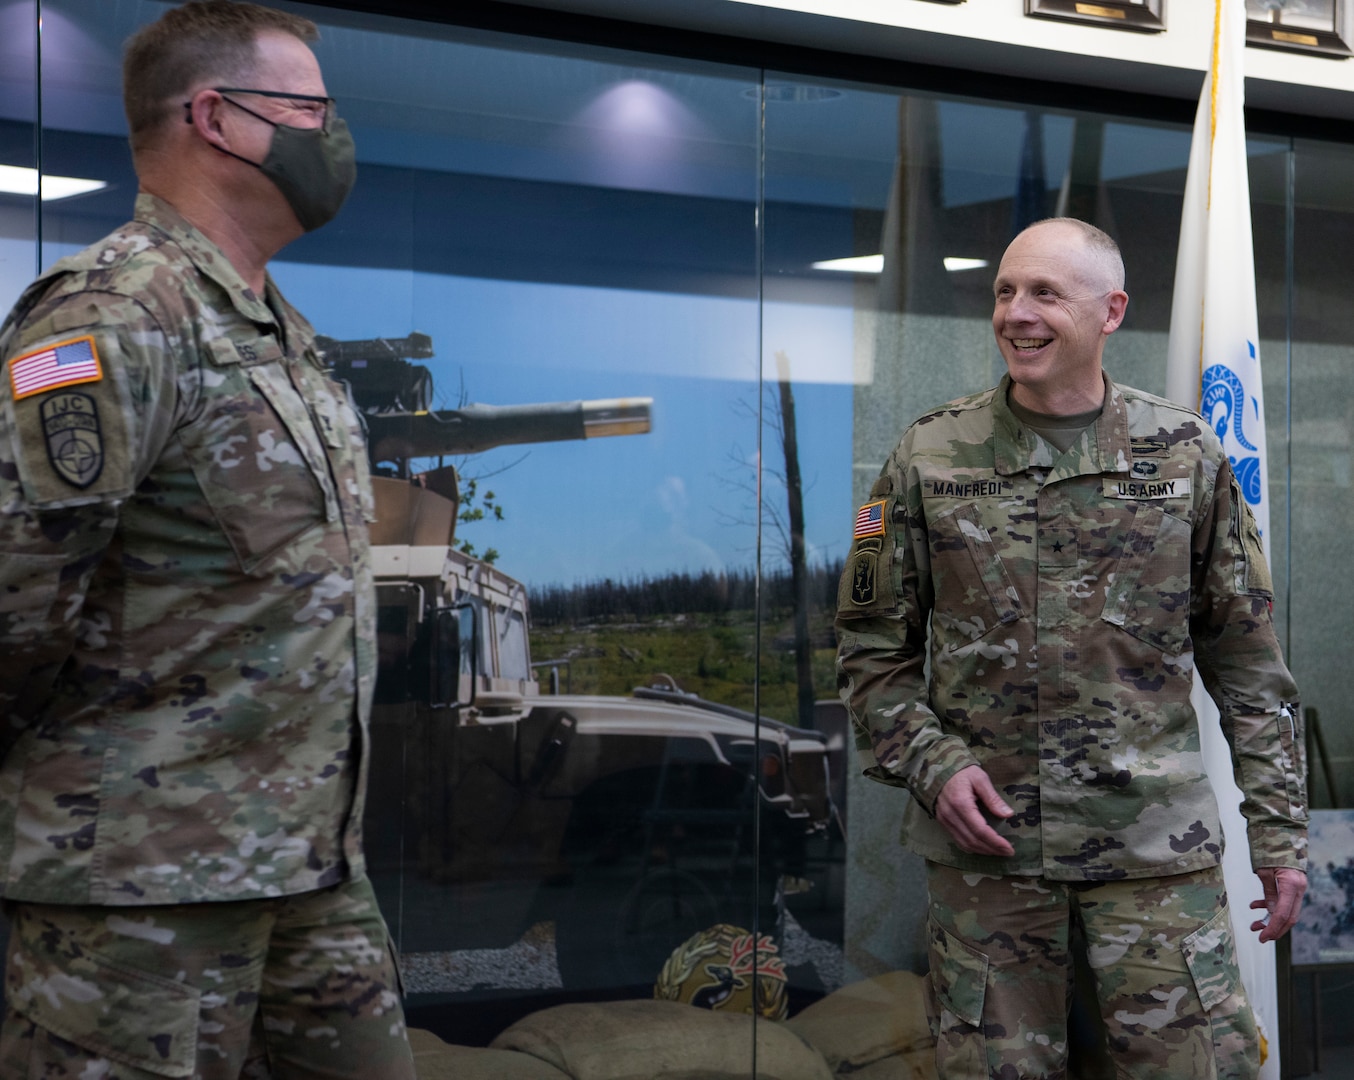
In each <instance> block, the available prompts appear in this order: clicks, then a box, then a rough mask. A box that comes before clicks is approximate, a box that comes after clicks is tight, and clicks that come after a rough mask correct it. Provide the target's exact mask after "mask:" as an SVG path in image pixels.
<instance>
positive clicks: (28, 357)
mask: <svg viewBox="0 0 1354 1080" xmlns="http://www.w3.org/2000/svg"><path fill="white" fill-rule="evenodd" d="M102 378H103V365H102V364H101V363H99V350H98V348H97V347H96V346H95V344H94V339H93V338H92V337H89V336H88V335H86V336H85V337H78V338H71V339H70V340H69V341H59V342H57V343H56V344H55V345H44V346H43V347H42V348H41V349H35V350H34V351H33V352H30V353H24V355H23V356H16V357H15V358H14V359H13V360H11V361H10V362H9V385H10V389H12V390H13V391H14V400H15V401H20V400H22V399H23V398H26V397H31V396H32V395H33V394H41V393H42V392H43V391H45V390H59V389H60V388H61V387H63V386H78V385H80V384H81V383H91V382H98V381H99V380H100V379H102Z"/></svg>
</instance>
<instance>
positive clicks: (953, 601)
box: [927, 504, 1023, 641]
mask: <svg viewBox="0 0 1354 1080" xmlns="http://www.w3.org/2000/svg"><path fill="white" fill-rule="evenodd" d="M927 528H928V530H929V534H930V547H931V577H932V580H933V582H934V584H935V596H936V599H935V609H934V613H933V615H932V618H934V619H937V620H939V621H940V622H941V623H942V624H943V625H944V626H945V628H946V629H947V630H949V631H950V632H952V633H954V632H957V633H960V634H962V635H964V636H966V637H968V638H970V639H971V640H973V641H977V640H978V639H979V638H980V637H983V636H984V635H985V634H987V633H988V632H989V631H990V630H991V629H992V628H993V627H995V626H1000V625H1001V624H1003V623H1009V622H1014V621H1015V620H1016V619H1018V618H1020V616H1021V614H1022V611H1023V609H1022V608H1021V606H1020V597H1019V595H1018V594H1017V592H1016V589H1015V585H1014V584H1012V582H1011V578H1010V576H1009V575H1008V574H1007V572H1006V567H1005V565H1004V564H1003V563H1002V560H1001V554H1000V552H999V551H998V548H997V545H996V543H994V542H993V539H992V534H991V533H990V532H989V531H988V528H987V526H985V525H984V524H983V522H982V518H981V516H980V515H979V513H978V509H977V507H975V506H973V505H971V504H970V505H964V506H959V507H956V508H954V509H953V510H946V511H944V512H942V513H940V514H937V515H936V516H935V517H934V518H931V519H929V520H928V521H927Z"/></svg>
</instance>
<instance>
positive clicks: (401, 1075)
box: [0, 878, 414, 1080]
mask: <svg viewBox="0 0 1354 1080" xmlns="http://www.w3.org/2000/svg"><path fill="white" fill-rule="evenodd" d="M6 910H7V913H8V915H9V918H10V920H11V930H10V942H9V954H8V964H7V970H6V973H5V998H6V1010H5V1019H4V1024H3V1026H2V1027H0V1077H4V1078H5V1080H20V1078H23V1080H36V1078H39V1077H41V1078H42V1080H152V1078H159V1077H184V1078H188V1077H191V1078H193V1080H237V1078H248V1080H302V1078H305V1080H311V1078H319V1077H325V1078H331V1077H332V1078H339V1077H352V1078H357V1077H362V1078H366V1080H370V1078H372V1077H380V1078H381V1080H413V1078H414V1065H413V1057H412V1054H411V1053H410V1050H409V1044H408V1040H407V1039H406V1037H405V1029H404V1007H403V1004H402V1003H401V999H400V987H399V978H398V974H397V971H396V967H395V960H394V955H393V953H392V951H391V946H390V940H389V935H388V933H387V931H386V926H385V922H384V921H383V920H382V918H381V913H380V911H379V910H378V908H377V905H376V897H375V895H374V893H373V892H372V889H371V883H370V882H369V881H367V880H366V879H365V878H364V879H362V880H360V881H353V882H347V883H345V884H342V885H338V886H334V887H332V888H328V889H321V890H318V891H315V892H309V893H301V894H298V895H296V896H288V897H281V898H278V899H269V900H250V901H232V902H228V903H209V904H184V905H178V906H172V907H122V908H109V907H83V906H71V907H66V906H62V905H49V904H25V903H10V904H8V905H7V908H6Z"/></svg>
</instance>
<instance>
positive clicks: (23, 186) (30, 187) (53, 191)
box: [0, 165, 108, 202]
mask: <svg viewBox="0 0 1354 1080" xmlns="http://www.w3.org/2000/svg"><path fill="white" fill-rule="evenodd" d="M107 186H108V183H107V181H104V180H85V179H82V178H80V177H78V176H53V175H52V174H51V173H44V174H43V175H42V201H43V202H52V201H53V200H55V199H69V198H71V197H72V196H75V195H87V194H89V192H91V191H101V190H103V189H104V188H106V187H107ZM0 192H3V193H4V194H6V195H36V194H37V193H38V170H37V169H25V168H22V167H21V166H18V165H0Z"/></svg>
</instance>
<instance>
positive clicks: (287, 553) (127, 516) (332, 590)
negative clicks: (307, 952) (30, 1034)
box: [0, 195, 375, 904]
mask: <svg viewBox="0 0 1354 1080" xmlns="http://www.w3.org/2000/svg"><path fill="white" fill-rule="evenodd" d="M313 338H314V333H313V331H312V329H311V327H310V326H309V324H308V323H306V321H305V320H304V319H302V318H301V316H300V315H299V314H297V313H296V311H295V310H294V309H293V308H291V307H290V305H288V304H287V302H286V301H285V300H284V299H283V298H282V296H281V295H280V294H279V293H278V292H277V291H276V289H275V288H274V287H273V285H272V284H271V282H269V285H268V290H267V295H266V296H259V295H257V294H255V293H254V292H253V291H252V290H251V289H250V288H248V287H247V286H246V284H245V282H244V281H243V280H242V279H241V278H240V276H239V275H238V274H237V273H236V271H235V270H234V268H233V267H232V266H231V265H230V263H229V262H228V261H227V260H226V258H225V257H224V256H223V255H222V253H221V251H220V250H219V249H218V248H216V247H215V245H213V244H212V243H211V242H210V241H208V240H207V239H206V238H205V237H204V236H203V235H202V234H201V233H199V232H198V231H197V230H196V229H194V228H193V227H192V226H191V225H190V224H189V223H188V222H186V221H185V220H184V219H183V218H182V217H180V216H179V215H178V214H177V213H176V212H175V211H174V210H173V209H172V208H171V207H170V206H169V205H168V204H166V203H164V202H161V201H159V200H157V199H155V198H153V197H151V196H148V195H143V196H141V197H140V198H138V200H137V204H136V220H134V221H133V222H131V223H129V224H128V225H125V226H123V227H122V228H121V229H119V230H117V231H116V232H114V233H113V234H112V235H110V236H109V237H107V238H106V239H104V240H102V241H100V242H99V243H97V244H94V245H93V246H92V247H90V248H88V249H86V250H85V251H83V252H80V253H79V254H76V255H73V256H71V257H69V258H66V259H63V260H61V261H60V262H59V263H57V264H56V265H55V266H54V267H53V268H52V269H51V270H50V271H48V272H47V273H46V274H44V275H43V276H42V277H41V278H40V279H39V280H38V281H37V282H36V283H35V284H34V285H33V286H31V287H30V288H29V289H28V291H27V292H25V293H24V295H23V296H22V298H21V299H20V300H19V303H18V304H17V306H16V307H15V309H14V311H13V312H12V313H11V315H10V318H9V319H8V320H7V321H6V323H5V324H4V326H3V328H0V359H3V360H4V362H5V367H4V377H3V385H2V386H0V505H2V506H3V509H4V513H3V516H0V734H2V735H3V739H0V742H2V743H3V749H7V753H5V756H4V759H3V764H0V891H3V893H4V895H6V896H8V897H10V898H14V899H22V900H29V901H40V902H49V903H94V904H164V903H178V902H195V901H204V900H235V899H247V898H254V897H262V896H276V895H280V894H287V893H295V892H301V891H305V890H309V889H314V888H318V887H321V886H324V885H327V884H330V883H334V882H337V881H340V880H343V879H345V878H348V877H351V876H355V875H359V874H361V873H362V872H363V861H362V854H361V835H360V830H361V819H362V791H363V788H364V778H365V770H366V734H365V730H366V729H365V718H366V716H367V713H368V710H369V707H370V703H371V692H372V685H373V682H374V679H375V655H374V645H373V642H374V606H373V605H374V591H373V585H372V576H371V561H370V553H369V550H368V540H367V521H368V520H370V518H371V511H372V506H371V502H370V499H371V495H370V483H369V479H368V475H367V463H366V456H365V444H364V438H363V433H362V430H361V428H360V425H359V422H358V419H357V417H356V415H355V414H354V413H353V411H352V409H351V408H350V407H349V405H348V404H347V401H346V399H345V397H344V395H343V394H342V392H341V391H340V390H339V389H338V388H337V387H336V386H335V385H334V384H333V383H332V382H331V381H330V380H329V379H328V378H327V377H326V376H325V374H324V373H323V371H322V370H321V368H320V365H319V361H318V358H317V356H316V353H315V349H314V344H313ZM35 387H36V389H34V388H35Z"/></svg>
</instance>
